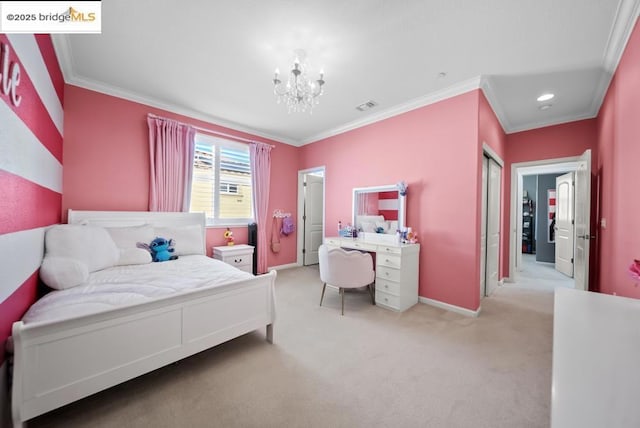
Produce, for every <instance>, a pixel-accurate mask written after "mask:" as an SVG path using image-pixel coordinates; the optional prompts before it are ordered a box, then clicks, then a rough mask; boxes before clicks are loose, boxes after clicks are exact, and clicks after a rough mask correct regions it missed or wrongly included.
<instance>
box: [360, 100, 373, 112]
mask: <svg viewBox="0 0 640 428" xmlns="http://www.w3.org/2000/svg"><path fill="white" fill-rule="evenodd" d="M377 105H378V103H377V102H375V101H371V100H369V101H367V102H366V103H362V104H360V105H359V106H357V107H356V110H360V111H367V110H369V109H370V108H373V107H375V106H377Z"/></svg>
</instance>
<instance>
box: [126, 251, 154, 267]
mask: <svg viewBox="0 0 640 428" xmlns="http://www.w3.org/2000/svg"><path fill="white" fill-rule="evenodd" d="M151 262H152V257H151V253H150V252H149V251H147V250H144V249H142V248H121V249H120V258H119V259H118V266H127V265H144V264H147V263H151Z"/></svg>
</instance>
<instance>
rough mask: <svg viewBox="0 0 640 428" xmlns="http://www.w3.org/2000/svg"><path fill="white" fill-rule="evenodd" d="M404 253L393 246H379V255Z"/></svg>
mask: <svg viewBox="0 0 640 428" xmlns="http://www.w3.org/2000/svg"><path fill="white" fill-rule="evenodd" d="M401 252H402V248H400V247H395V246H393V245H378V253H380V254H381V253H391V254H400V253H401Z"/></svg>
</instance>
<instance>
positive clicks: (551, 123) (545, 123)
mask: <svg viewBox="0 0 640 428" xmlns="http://www.w3.org/2000/svg"><path fill="white" fill-rule="evenodd" d="M597 115H598V112H596V113H595V114H594V113H592V112H586V113H583V114H577V115H566V116H561V117H557V118H554V119H553V120H546V121H539V122H531V123H527V124H525V125H521V126H514V127H512V128H510V129H509V131H506V130H505V132H506V133H507V134H513V133H516V132H522V131H530V130H532V129H538V128H545V127H547V126H555V125H562V124H563V123H570V122H577V121H579V120H585V119H593V118H595V117H596V116H597Z"/></svg>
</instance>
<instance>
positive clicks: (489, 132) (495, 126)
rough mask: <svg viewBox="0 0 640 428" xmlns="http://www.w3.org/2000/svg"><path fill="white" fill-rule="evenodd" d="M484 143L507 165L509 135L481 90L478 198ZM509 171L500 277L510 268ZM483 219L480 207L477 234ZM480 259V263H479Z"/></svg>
mask: <svg viewBox="0 0 640 428" xmlns="http://www.w3.org/2000/svg"><path fill="white" fill-rule="evenodd" d="M483 143H485V144H487V145H488V146H489V147H490V148H491V149H492V150H493V151H494V152H495V153H496V154H497V155H498V156H499V157H500V159H502V161H504V162H505V166H506V146H507V135H506V134H505V133H504V130H503V129H502V125H500V122H499V121H498V118H497V117H496V115H495V113H494V112H493V109H492V108H491V106H490V105H489V102H488V101H487V99H486V98H485V96H484V93H483V92H482V91H480V92H479V100H478V150H479V152H478V171H479V173H478V176H479V178H478V190H477V191H478V200H480V198H481V197H482V157H483ZM509 174H510V173H509V172H508V169H507V168H503V169H502V185H501V186H500V190H501V197H500V200H501V201H502V207H501V210H500V218H501V220H500V225H501V230H500V233H501V235H500V238H501V244H500V245H501V249H500V268H499V269H500V270H499V271H498V272H502V274H501V275H500V277H501V278H502V277H505V276H508V274H505V273H504V272H505V269H504V267H505V266H506V267H507V269H506V270H507V273H508V270H509V223H508V220H509V214H508V213H509V205H508V200H505V195H506V194H507V193H505V183H506V182H507V181H509V180H510V177H509ZM481 220H482V210H481V209H478V219H477V234H478V236H480V233H481V224H480V222H481ZM476 247H477V250H478V260H480V245H477V246H476ZM479 263H480V262H479V261H478V265H479ZM478 269H479V268H478ZM479 277H480V271H479V270H478V278H479Z"/></svg>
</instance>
